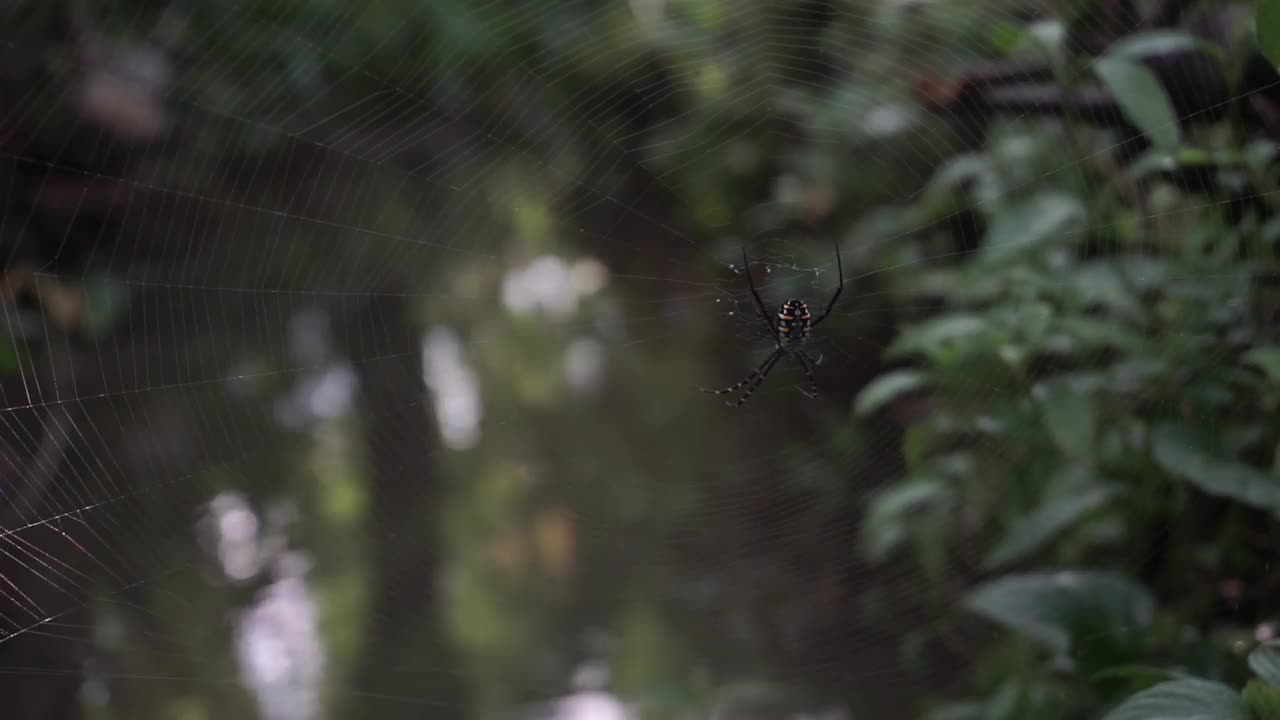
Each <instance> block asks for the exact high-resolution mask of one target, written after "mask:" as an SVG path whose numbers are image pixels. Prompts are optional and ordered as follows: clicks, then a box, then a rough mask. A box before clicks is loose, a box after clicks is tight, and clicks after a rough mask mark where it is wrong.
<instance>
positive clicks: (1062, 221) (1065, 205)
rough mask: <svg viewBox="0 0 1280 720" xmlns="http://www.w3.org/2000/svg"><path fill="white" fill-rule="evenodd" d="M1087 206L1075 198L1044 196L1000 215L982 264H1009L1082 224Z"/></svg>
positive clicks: (988, 238)
mask: <svg viewBox="0 0 1280 720" xmlns="http://www.w3.org/2000/svg"><path fill="white" fill-rule="evenodd" d="M1084 218H1085V208H1084V204H1083V203H1081V202H1080V200H1079V199H1078V198H1077V197H1075V196H1074V195H1069V194H1067V193H1063V192H1044V193H1040V194H1039V195H1034V196H1032V197H1030V198H1027V199H1026V200H1023V201H1021V202H1018V203H1015V204H1013V205H1010V206H1008V207H1005V208H1002V209H1001V210H1000V211H998V212H997V213H996V215H995V217H994V218H992V222H991V227H990V228H989V229H988V230H987V236H986V239H985V240H984V241H983V247H982V257H983V260H985V261H988V262H992V261H1000V260H1007V259H1009V258H1012V257H1015V256H1017V255H1019V254H1021V253H1023V252H1026V251H1029V250H1032V249H1036V248H1038V247H1040V246H1041V245H1042V244H1044V243H1045V242H1046V241H1047V240H1050V239H1052V238H1061V237H1063V236H1066V235H1070V234H1071V233H1072V232H1073V231H1075V230H1077V229H1078V228H1079V227H1080V225H1082V224H1083V221H1084Z"/></svg>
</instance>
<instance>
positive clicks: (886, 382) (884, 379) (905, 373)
mask: <svg viewBox="0 0 1280 720" xmlns="http://www.w3.org/2000/svg"><path fill="white" fill-rule="evenodd" d="M927 380H928V376H926V375H925V374H924V373H923V372H920V371H919V370H894V371H893V372H890V373H886V374H884V375H881V376H880V377H878V378H876V379H875V380H872V381H871V382H870V383H869V384H868V385H867V386H866V387H865V388H863V390H862V392H860V393H858V400H857V403H856V412H857V414H858V415H870V414H871V413H873V412H875V411H877V410H879V409H880V408H881V407H883V406H884V405H885V404H887V403H888V402H889V401H890V400H893V399H894V398H896V397H898V396H899V395H902V394H903V393H908V392H911V391H912V390H915V389H917V388H919V387H922V386H923V385H924V384H925V382H926V381H927Z"/></svg>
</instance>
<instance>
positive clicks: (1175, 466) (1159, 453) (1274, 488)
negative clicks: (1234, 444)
mask: <svg viewBox="0 0 1280 720" xmlns="http://www.w3.org/2000/svg"><path fill="white" fill-rule="evenodd" d="M1197 441H1198V437H1197V435H1196V434H1195V432H1194V431H1192V430H1191V429H1190V428H1186V427H1183V426H1181V425H1175V424H1172V423H1163V424H1161V425H1158V426H1157V427H1156V428H1155V429H1154V430H1153V431H1152V433H1151V448H1152V454H1153V455H1154V457H1155V460H1156V462H1157V463H1158V464H1159V465H1160V467H1162V468H1164V470H1165V472H1168V473H1169V474H1170V475H1172V476H1174V477H1175V478H1178V479H1179V480H1183V481H1185V482H1188V483H1190V484H1192V485H1194V486H1196V487H1197V488H1199V489H1200V490H1202V491H1203V492H1206V493H1208V494H1210V495H1213V496H1216V497H1225V498H1230V499H1232V500H1236V501H1239V502H1242V503H1244V504H1245V505H1249V506H1251V507H1256V508H1260V509H1262V510H1270V511H1271V512H1273V513H1276V514H1280V478H1276V477H1274V476H1272V475H1270V474H1268V473H1265V472H1263V471H1261V470H1257V469H1255V468H1252V467H1249V466H1248V465H1243V464H1241V463H1238V462H1235V461H1232V460H1226V459H1223V458H1219V457H1215V456H1214V455H1213V454H1210V453H1209V452H1207V451H1205V450H1202V449H1200V448H1199V447H1197Z"/></svg>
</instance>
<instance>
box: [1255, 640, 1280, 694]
mask: <svg viewBox="0 0 1280 720" xmlns="http://www.w3.org/2000/svg"><path fill="white" fill-rule="evenodd" d="M1249 669H1250V670H1252V671H1253V673H1254V674H1255V675H1257V676H1258V677H1260V678H1262V679H1263V680H1264V681H1266V682H1267V683H1269V684H1271V685H1275V686H1277V687H1280V640H1272V641H1271V642H1268V643H1264V644H1262V645H1259V646H1258V647H1257V648H1256V649H1254V651H1253V652H1251V653H1249Z"/></svg>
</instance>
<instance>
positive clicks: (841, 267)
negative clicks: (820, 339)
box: [747, 240, 844, 327]
mask: <svg viewBox="0 0 1280 720" xmlns="http://www.w3.org/2000/svg"><path fill="white" fill-rule="evenodd" d="M832 244H833V245H834V246H835V248H836V272H838V273H839V274H840V284H839V285H837V286H836V292H835V294H834V295H832V296H831V301H830V302H828V303H827V309H826V310H823V311H822V314H821V315H819V316H818V319H817V320H814V321H813V323H811V324H810V327H818V323H820V322H822V321H823V320H826V319H827V316H828V315H830V314H831V310H832V309H833V308H835V306H836V300H839V299H840V293H842V292H844V265H842V264H841V263H840V244H839V243H837V242H835V241H834V240H833V241H832ZM747 277H750V276H749V275H748V276H747Z"/></svg>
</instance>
